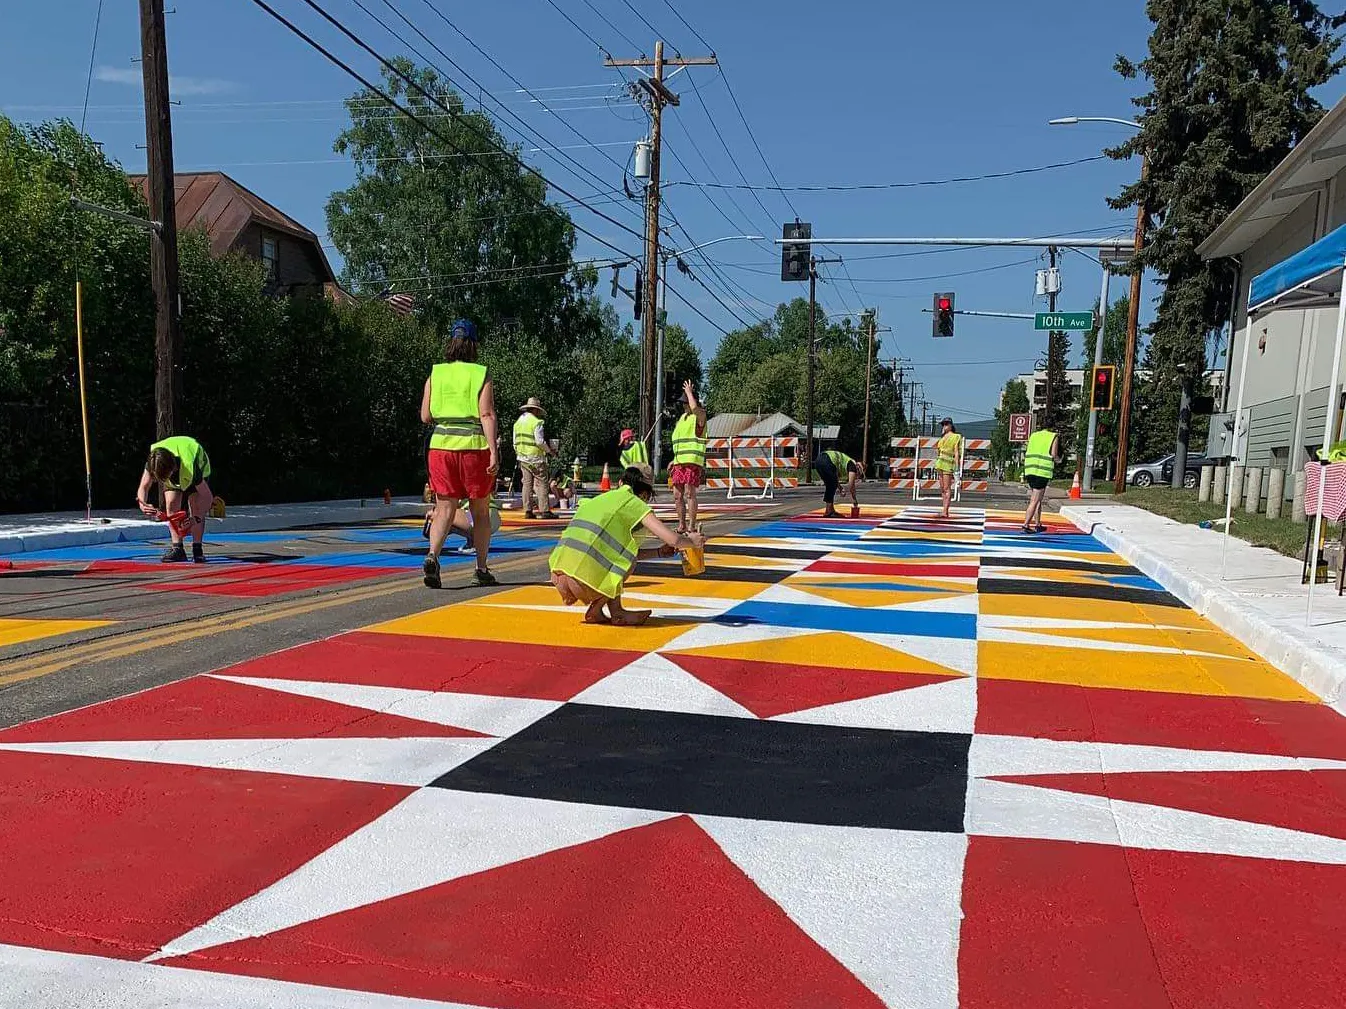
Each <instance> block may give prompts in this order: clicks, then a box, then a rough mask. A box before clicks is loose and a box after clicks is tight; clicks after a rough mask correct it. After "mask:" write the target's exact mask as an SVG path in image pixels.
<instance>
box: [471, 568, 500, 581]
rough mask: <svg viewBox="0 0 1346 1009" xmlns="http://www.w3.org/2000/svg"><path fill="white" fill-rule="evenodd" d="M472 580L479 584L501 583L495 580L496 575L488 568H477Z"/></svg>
mask: <svg viewBox="0 0 1346 1009" xmlns="http://www.w3.org/2000/svg"><path fill="white" fill-rule="evenodd" d="M472 580H473V581H474V582H476V584H478V585H499V584H500V583H499V582H498V581H496V580H495V575H493V574H491V572H490V570H489V569H487V568H477V570H476V571H474V572H473V573H472Z"/></svg>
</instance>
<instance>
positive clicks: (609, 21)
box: [552, 0, 644, 55]
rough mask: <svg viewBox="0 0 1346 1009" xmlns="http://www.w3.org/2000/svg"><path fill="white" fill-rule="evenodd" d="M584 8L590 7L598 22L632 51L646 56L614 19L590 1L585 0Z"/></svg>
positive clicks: (606, 53)
mask: <svg viewBox="0 0 1346 1009" xmlns="http://www.w3.org/2000/svg"><path fill="white" fill-rule="evenodd" d="M552 6H555V4H553V5H552ZM584 6H585V7H588V8H589V9H590V10H591V11H593V12H594V13H595V14H596V15H598V20H600V21H602V22H603V23H604V24H605V25H607V26H608V27H609V28H610V29H612V31H613V32H614V33H615V34H616V36H617V37H618V38H619V39H621V40H622V41H623V42H625V43H626V44H627V45H628V46H630V47H631V49H632V50H634V51H635V52H638V53H641V54H642V55H643V54H644V50H643V49H641V48H640V46H638V45H636V44H635V43H634V42H632V41H631V36H629V35H627V34H626V33H625V32H624V31H622V30H621V29H620V28H618V27H617V26H616V25H615V24H613V23H612V19H611V18H609V17H608V16H607V15H606V14H604V13H603V12H602V11H601V10H599V9H598V8H597V7H595V6H594V5H593V4H591V3H590V2H589V0H584ZM599 48H600V49H602V48H603V47H602V46H599ZM603 54H604V55H609V53H608V51H607V50H606V49H603Z"/></svg>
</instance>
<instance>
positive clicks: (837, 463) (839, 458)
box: [813, 449, 860, 519]
mask: <svg viewBox="0 0 1346 1009" xmlns="http://www.w3.org/2000/svg"><path fill="white" fill-rule="evenodd" d="M813 468H814V469H815V470H817V471H818V476H820V477H822V480H823V504H825V505H826V506H827V507H826V508H825V509H824V510H823V518H828V519H834V518H837V517H838V515H837V510H836V508H834V507H833V506H832V502H833V501H835V500H836V497H837V488H838V487H839V486H840V485H841V477H842V475H843V474H844V475H845V476H846V491H847V493H849V494H850V496H851V504H853V505H859V503H860V502H859V500H858V499H857V498H856V496H855V485H856V482H857V481H858V480H859V479H860V464H859V463H858V462H856V461H855V460H854V459H852V458H851V457H850V456H848V455H847V454H846V453H845V452H838V451H837V450H836V449H828V450H827V451H826V452H822V453H819V455H818V458H817V459H815V460H813Z"/></svg>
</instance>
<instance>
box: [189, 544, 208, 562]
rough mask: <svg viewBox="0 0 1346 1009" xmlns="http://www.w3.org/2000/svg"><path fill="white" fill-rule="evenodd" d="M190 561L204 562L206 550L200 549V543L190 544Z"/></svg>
mask: <svg viewBox="0 0 1346 1009" xmlns="http://www.w3.org/2000/svg"><path fill="white" fill-rule="evenodd" d="M192 561H193V562H194V563H196V564H204V563H206V552H205V551H204V550H202V549H201V544H200V543H193V544H192Z"/></svg>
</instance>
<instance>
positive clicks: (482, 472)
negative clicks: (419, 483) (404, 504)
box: [429, 448, 495, 501]
mask: <svg viewBox="0 0 1346 1009" xmlns="http://www.w3.org/2000/svg"><path fill="white" fill-rule="evenodd" d="M490 464H491V451H490V449H485V448H478V449H471V450H468V451H466V452H454V451H451V450H450V449H444V448H432V449H431V450H430V459H429V468H430V489H431V490H432V491H434V492H435V496H436V497H438V498H464V497H465V498H467V499H469V500H477V501H480V500H481V499H482V498H488V497H490V496H491V493H492V492H493V491H494V490H495V478H494V477H493V476H491V474H489V473H487V472H486V468H487V467H488V466H490Z"/></svg>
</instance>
